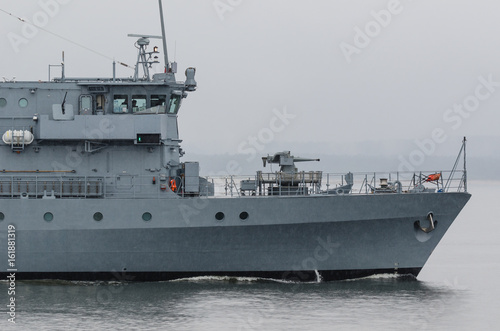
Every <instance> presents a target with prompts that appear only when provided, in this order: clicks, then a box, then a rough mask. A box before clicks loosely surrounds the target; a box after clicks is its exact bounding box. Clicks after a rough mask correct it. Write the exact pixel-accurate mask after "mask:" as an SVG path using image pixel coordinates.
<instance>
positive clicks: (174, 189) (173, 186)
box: [170, 178, 177, 192]
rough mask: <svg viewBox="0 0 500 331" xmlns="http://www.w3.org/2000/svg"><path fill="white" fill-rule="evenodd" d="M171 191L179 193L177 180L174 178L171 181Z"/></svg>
mask: <svg viewBox="0 0 500 331" xmlns="http://www.w3.org/2000/svg"><path fill="white" fill-rule="evenodd" d="M170 189H171V190H172V192H176V191H177V184H176V183H175V179H173V178H172V179H171V180H170Z"/></svg>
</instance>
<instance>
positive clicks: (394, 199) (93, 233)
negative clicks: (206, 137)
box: [0, 192, 470, 281]
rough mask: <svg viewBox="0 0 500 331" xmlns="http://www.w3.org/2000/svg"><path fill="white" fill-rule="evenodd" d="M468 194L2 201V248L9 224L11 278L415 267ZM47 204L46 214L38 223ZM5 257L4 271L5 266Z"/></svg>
mask: <svg viewBox="0 0 500 331" xmlns="http://www.w3.org/2000/svg"><path fill="white" fill-rule="evenodd" d="M469 198H470V194H468V193H459V192H457V193H441V194H427V193H415V194H371V195H370V194H368V195H346V196H336V195H334V196H332V195H320V196H301V197H244V198H184V199H165V200H158V199H152V200H149V199H14V200H0V207H1V208H0V209H1V210H2V211H3V214H4V220H3V221H1V222H0V229H1V231H0V247H1V250H0V251H3V252H4V254H3V256H5V259H6V260H7V246H8V243H7V228H8V225H13V226H14V227H15V245H16V246H15V247H16V250H15V266H14V268H15V275H16V279H71V280H127V281H142V280H169V279H175V278H184V277H191V276H201V275H227V276H255V277H266V278H276V279H288V280H299V281H311V280H315V279H316V278H317V277H318V276H321V277H322V279H323V280H337V279H346V278H356V277H361V276H368V275H372V274H378V273H388V272H390V273H398V274H412V275H414V276H417V275H418V273H419V271H420V270H421V268H422V267H423V266H424V264H425V262H426V261H427V259H428V258H429V256H430V254H431V253H432V251H433V250H434V248H435V247H436V245H437V244H438V243H439V241H440V240H441V238H442V237H443V236H444V234H445V232H446V231H447V229H448V228H449V226H450V225H451V224H452V222H453V221H454V219H455V218H456V216H457V215H458V213H459V212H460V210H461V209H462V208H463V207H464V205H465V204H466V203H467V201H468V200H469ZM47 212H50V213H52V215H53V220H51V221H46V220H44V214H45V213H47ZM429 212H432V213H433V215H434V219H435V220H436V228H435V230H433V231H431V232H429V233H425V232H424V231H422V230H421V228H420V227H418V226H417V224H416V221H420V223H421V224H422V226H424V225H425V224H426V223H425V222H428V221H427V219H426V216H427V215H428V213H429ZM95 213H101V214H102V220H100V221H96V220H95V219H94V214H95ZM144 213H149V214H150V215H151V219H150V220H147V221H145V220H144V219H143V216H144ZM217 213H223V214H224V215H223V216H224V218H223V219H222V220H218V219H217V218H216V214H217ZM244 213H247V214H245V215H244ZM247 215H248V216H247ZM245 216H247V217H246V218H245ZM219 218H220V214H219ZM242 218H245V219H242ZM146 219H148V217H146ZM6 262H7V261H6ZM2 264H3V267H2V270H1V272H0V274H1V275H0V276H1V277H2V278H5V277H6V276H7V275H9V273H10V272H11V271H10V270H11V269H12V266H11V267H9V266H7V263H2Z"/></svg>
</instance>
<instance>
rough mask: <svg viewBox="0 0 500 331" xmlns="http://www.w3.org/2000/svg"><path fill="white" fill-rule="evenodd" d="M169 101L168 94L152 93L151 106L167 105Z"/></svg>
mask: <svg viewBox="0 0 500 331" xmlns="http://www.w3.org/2000/svg"><path fill="white" fill-rule="evenodd" d="M166 103H167V96H166V95H151V107H156V106H165V104H166Z"/></svg>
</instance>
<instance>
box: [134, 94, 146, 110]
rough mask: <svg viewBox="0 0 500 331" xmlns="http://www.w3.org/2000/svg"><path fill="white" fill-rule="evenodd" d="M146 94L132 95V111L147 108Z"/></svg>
mask: <svg viewBox="0 0 500 331" xmlns="http://www.w3.org/2000/svg"><path fill="white" fill-rule="evenodd" d="M146 106H147V103H146V96H145V95H132V112H134V113H135V112H138V111H143V110H144V109H146Z"/></svg>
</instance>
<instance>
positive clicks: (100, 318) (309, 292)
mask: <svg viewBox="0 0 500 331" xmlns="http://www.w3.org/2000/svg"><path fill="white" fill-rule="evenodd" d="M469 191H470V192H471V193H472V198H471V200H470V201H469V203H468V204H467V205H466V207H465V209H464V210H463V211H462V213H461V214H460V215H459V217H458V218H457V220H456V221H455V223H454V224H453V225H452V227H451V228H450V230H449V231H448V233H447V234H446V235H445V237H444V239H443V240H442V242H441V243H440V244H439V245H438V247H437V248H436V250H435V251H434V252H433V254H432V255H431V257H430V259H429V261H428V262H427V264H426V265H425V267H424V268H423V269H422V272H421V273H420V275H419V277H418V279H416V280H415V279H408V278H398V277H395V276H394V275H380V276H373V277H368V278H364V279H358V280H349V281H338V282H328V283H325V282H320V283H306V284H304V283H292V282H282V281H269V280H262V279H256V278H229V277H201V278H193V279H185V280H177V281H169V282H155V283H121V282H66V281H26V282H21V281H17V282H16V295H15V299H16V319H15V322H16V323H15V324H13V323H11V322H9V321H8V319H9V315H8V311H9V309H8V307H7V304H9V295H8V288H9V284H8V282H7V281H6V280H3V281H1V282H0V302H1V307H3V308H0V330H78V329H82V330H102V329H108V330H116V329H122V330H353V329H355V330H403V329H405V330H471V329H477V330H479V329H481V330H494V329H497V328H498V325H499V323H500V314H499V313H498V298H499V297H500V290H499V287H498V286H497V283H496V282H497V278H498V276H499V275H500V241H499V240H498V234H499V233H500V222H498V221H497V218H498V215H500V203H498V197H500V194H499V193H500V183H499V182H471V183H469Z"/></svg>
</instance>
